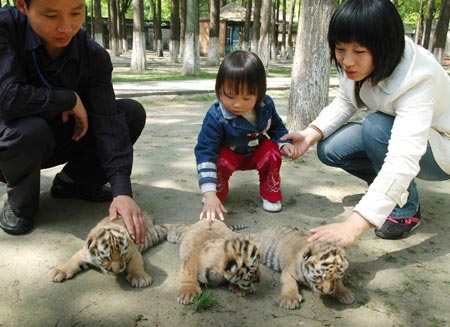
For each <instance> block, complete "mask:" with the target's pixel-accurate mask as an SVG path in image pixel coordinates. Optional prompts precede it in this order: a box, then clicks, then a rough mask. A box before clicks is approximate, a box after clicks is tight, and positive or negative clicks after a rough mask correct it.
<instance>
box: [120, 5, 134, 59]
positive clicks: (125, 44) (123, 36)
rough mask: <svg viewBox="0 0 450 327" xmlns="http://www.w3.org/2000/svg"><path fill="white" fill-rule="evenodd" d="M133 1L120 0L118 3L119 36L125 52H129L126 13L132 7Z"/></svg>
mask: <svg viewBox="0 0 450 327" xmlns="http://www.w3.org/2000/svg"><path fill="white" fill-rule="evenodd" d="M131 1H132V0H119V1H118V35H119V39H120V43H121V44H122V47H121V49H122V50H123V51H128V42H127V27H126V17H125V15H126V13H127V11H128V9H129V8H130V6H131Z"/></svg>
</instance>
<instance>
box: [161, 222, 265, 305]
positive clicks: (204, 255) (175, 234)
mask: <svg viewBox="0 0 450 327" xmlns="http://www.w3.org/2000/svg"><path fill="white" fill-rule="evenodd" d="M163 226H164V227H166V228H167V230H168V234H167V240H168V241H169V242H171V243H179V244H180V258H181V261H182V263H181V267H180V275H179V276H180V283H181V288H180V291H179V293H178V296H177V301H178V303H181V304H188V303H193V302H194V297H195V296H196V295H200V294H201V293H202V290H201V288H200V284H199V282H200V283H202V284H207V285H210V286H217V285H220V284H223V283H226V282H228V284H229V289H230V290H231V291H232V292H235V293H236V294H238V295H239V296H245V295H246V294H248V293H253V292H254V291H255V285H254V284H255V283H258V282H259V277H260V272H259V261H260V256H259V251H258V248H257V247H256V245H255V243H254V241H253V239H252V238H250V237H249V236H248V235H247V236H245V235H240V234H237V233H235V232H233V231H232V230H231V229H230V227H228V226H226V225H225V224H224V223H223V222H221V221H219V220H216V221H213V222H210V221H207V220H200V221H198V222H197V223H195V224H193V225H184V224H164V225H163Z"/></svg>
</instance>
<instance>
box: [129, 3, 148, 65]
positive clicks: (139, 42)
mask: <svg viewBox="0 0 450 327" xmlns="http://www.w3.org/2000/svg"><path fill="white" fill-rule="evenodd" d="M146 66H147V58H146V56H145V29H144V0H133V52H132V53H131V70H136V71H144V70H145V69H146Z"/></svg>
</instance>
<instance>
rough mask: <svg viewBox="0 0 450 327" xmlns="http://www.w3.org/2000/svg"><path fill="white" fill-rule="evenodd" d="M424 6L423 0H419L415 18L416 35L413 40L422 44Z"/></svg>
mask: <svg viewBox="0 0 450 327" xmlns="http://www.w3.org/2000/svg"><path fill="white" fill-rule="evenodd" d="M424 6H425V4H424V2H423V0H420V8H419V17H418V18H417V25H416V37H415V42H416V44H422V39H421V35H422V25H423V7H424Z"/></svg>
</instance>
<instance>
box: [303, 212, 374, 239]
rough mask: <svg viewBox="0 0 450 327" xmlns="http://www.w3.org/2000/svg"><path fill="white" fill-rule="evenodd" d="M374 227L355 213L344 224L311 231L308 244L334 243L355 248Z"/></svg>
mask: <svg viewBox="0 0 450 327" xmlns="http://www.w3.org/2000/svg"><path fill="white" fill-rule="evenodd" d="M371 227H373V226H372V224H370V223H369V222H368V221H367V220H366V219H364V218H363V217H362V216H361V215H360V214H359V213H357V212H355V211H354V212H353V213H352V214H351V215H350V217H349V218H348V219H347V220H346V221H344V222H342V223H334V224H328V225H324V226H320V227H317V228H313V229H311V230H310V232H311V234H312V235H311V236H310V237H309V238H308V242H314V241H317V242H333V243H336V244H337V245H340V246H353V245H355V243H356V241H358V239H359V238H360V237H361V236H362V235H363V234H364V233H365V232H367V231H368V230H369V229H370V228H371Z"/></svg>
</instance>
